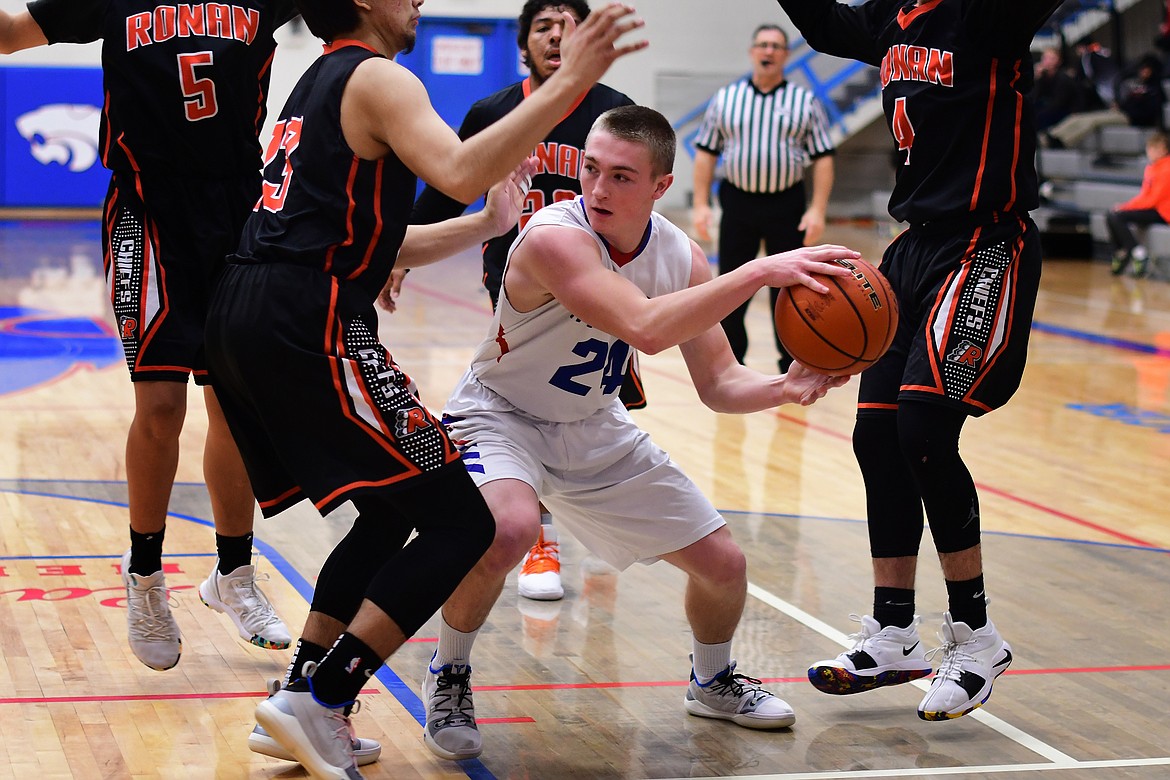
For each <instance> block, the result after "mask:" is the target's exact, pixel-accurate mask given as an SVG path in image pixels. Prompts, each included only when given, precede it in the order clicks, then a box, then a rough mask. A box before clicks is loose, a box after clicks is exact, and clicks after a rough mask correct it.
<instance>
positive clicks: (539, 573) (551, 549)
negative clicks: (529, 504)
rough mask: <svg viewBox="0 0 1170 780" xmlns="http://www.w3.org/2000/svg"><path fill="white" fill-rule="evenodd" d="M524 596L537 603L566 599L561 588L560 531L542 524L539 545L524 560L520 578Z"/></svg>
mask: <svg viewBox="0 0 1170 780" xmlns="http://www.w3.org/2000/svg"><path fill="white" fill-rule="evenodd" d="M516 582H517V585H518V586H519V591H520V595H521V596H523V597H524V598H526V599H535V600H536V601H556V600H557V599H562V598H564V597H565V588H564V586H563V585H561V547H560V545H559V544H557V529H556V528H553V527H552V526H551V525H547V524H544V523H542V524H541V526H540V536H538V537H537V539H536V544H534V545H533V546H532V549H531V550H529V551H528V555H526V556H524V563H523V564H522V565H521V566H520V575H519V577H517V580H516Z"/></svg>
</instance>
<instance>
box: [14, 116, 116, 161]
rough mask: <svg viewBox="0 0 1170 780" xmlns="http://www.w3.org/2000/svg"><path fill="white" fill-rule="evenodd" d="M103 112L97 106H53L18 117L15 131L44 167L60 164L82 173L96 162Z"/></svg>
mask: <svg viewBox="0 0 1170 780" xmlns="http://www.w3.org/2000/svg"><path fill="white" fill-rule="evenodd" d="M101 113H102V112H101V109H100V108H99V107H97V106H92V105H86V104H76V103H74V104H70V103H54V104H50V105H47V106H41V107H40V108H38V109H36V110H35V111H29V112H28V113H27V114H22V115H21V116H19V117H17V119H16V129H17V131H18V132H19V133H20V134H21V136H23V137H24V139H25V140H26V141H28V143H29V151H30V152H31V153H32V156H33V157H34V158H36V160H37V162H39V163H41V165H49V164H50V163H57V164H58V165H63V166H66V167H68V168H69V170H70V171H72V172H74V173H80V172H82V171H87V170H89V169H90V168H92V167H93V164H94V163H95V162H97V158H98V127H99V125H100V122H101Z"/></svg>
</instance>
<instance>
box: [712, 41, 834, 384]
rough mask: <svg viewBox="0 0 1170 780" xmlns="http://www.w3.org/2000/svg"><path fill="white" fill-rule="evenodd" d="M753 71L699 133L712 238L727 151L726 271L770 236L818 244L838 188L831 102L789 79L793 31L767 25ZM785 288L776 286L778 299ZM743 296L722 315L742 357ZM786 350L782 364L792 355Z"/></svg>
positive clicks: (771, 250)
mask: <svg viewBox="0 0 1170 780" xmlns="http://www.w3.org/2000/svg"><path fill="white" fill-rule="evenodd" d="M748 53H749V55H750V56H751V60H752V72H751V76H749V77H745V78H742V79H740V80H739V81H736V82H735V83H733V84H729V85H727V86H725V87H722V88H721V89H720V90H719V91H718V92H716V93H715V96H714V97H713V98H712V99H711V102H710V104H709V105H708V106H707V114H706V116H705V117H704V118H703V124H702V126H701V127H700V128H699V135H698V137H697V138H696V140H695V173H694V185H695V195H694V212H693V220H694V225H695V232H696V234H697V235H698V236H699V238H700V239H701V240H703V241H709V240H710V239H711V236H710V222H711V204H710V197H711V182H712V179H713V178H714V174H715V163H716V161H717V160H718V159H719V156H720V154H722V156H723V180H722V181H721V182H720V184H719V203H720V206H721V207H722V209H723V215H722V217H721V219H720V221H719V247H718V251H719V256H718V260H719V271H720V273H727V272H728V271H732V270H734V269H736V268H739V267H740V266H741V265H743V264H744V263H746V262H748V261H749V260H752V259H754V258H755V257H756V256H757V254H758V253H759V251H760V242H761V241H763V242H764V247H765V250H766V251H767V253H768V254H776V253H779V252H785V251H787V250H789V249H796V248H798V247H801V246H803V245H805V244H813V243H816V242H817V241H818V240H819V239H820V237H821V233H823V232H824V229H825V208H826V207H827V206H828V203H829V192H830V191H831V190H832V188H833V152H834V148H833V142H832V139H831V138H830V137H829V122H828V119H827V118H826V116H825V111H824V108H823V107H822V106H821V104H820V102H819V101H818V100H817V99H816V98H815V97H814V96H813V94H812V93H811V92H810V91H808V90H807V89H804V88H803V87H800V86H797V85H795V84H790V83H788V82H787V81H785V80H784V63H785V61H786V60H787V59H788V35H787V34H786V33H785V32H784V30H782V29H781V28H780V27H778V26H776V25H774V24H762V25H760V26H759V27H758V28H756V31H755V34H754V35H753V36H752V45H751V48H750V49H749V50H748ZM810 164H811V167H812V199H811V201H809V202H808V203H807V205H806V197H805V186H804V178H805V168H807V167H809V166H810ZM779 294H780V291H779V290H777V289H775V288H773V289H772V290H771V297H772V306H773V308H774V307H775V305H776V299H777V297H778V296H779ZM750 303H751V301H750V300H749V301H747V302H745V303H744V304H743V305H742V306H740V307H739V308H738V309H736V310H735V311H733V312H732V313H731V314H729V315H727V318H726V319H724V320H723V330H724V331H726V333H727V340H728V341H729V342H731V350H732V352H734V353H735V359H736V360H738V361H739V362H740V363H742V362H743V359H744V355H746V354H747V346H748V339H747V329H746V328H745V327H744V315H745V314H746V313H747V309H748V305H749V304H750ZM776 348H777V350H778V351H779V352H780V371H781V373H783V372H785V371H787V370H788V366H789V365H791V363H792V358H791V357H789V356H788V355H786V354H785V353H784V349H783V347H782V346H781V345H780V339H779V338H778V337H777V338H776Z"/></svg>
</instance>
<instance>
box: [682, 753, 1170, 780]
mask: <svg viewBox="0 0 1170 780" xmlns="http://www.w3.org/2000/svg"><path fill="white" fill-rule="evenodd" d="M1167 765H1170V758H1120V759H1117V760H1111V761H1077V762H1075V763H1073V764H1007V765H995V766H940V767H922V768H915V769H860V770H854V771H848V772H793V773H791V774H782V775H741V776H737V777H736V780H850V779H851V778H869V777H937V776H939V775H973V774H982V775H1000V774H1005V773H1007V772H1065V771H1068V770H1069V769H1121V768H1125V767H1143V766H1167ZM671 780H695V778H693V777H688V778H681V777H680V778H672V779H671Z"/></svg>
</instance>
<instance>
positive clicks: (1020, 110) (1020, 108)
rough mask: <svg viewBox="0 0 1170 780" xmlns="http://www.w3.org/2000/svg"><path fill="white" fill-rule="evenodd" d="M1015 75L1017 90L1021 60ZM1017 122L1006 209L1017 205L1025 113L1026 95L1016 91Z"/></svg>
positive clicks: (1013, 81) (1009, 209)
mask: <svg viewBox="0 0 1170 780" xmlns="http://www.w3.org/2000/svg"><path fill="white" fill-rule="evenodd" d="M1013 70H1014V71H1015V75H1014V76H1013V77H1012V83H1011V87H1012V90H1013V91H1015V87H1016V84H1018V83H1019V82H1020V61H1019V60H1016V64H1015V66H1014V68H1013ZM1015 94H1016V122H1015V128H1016V129H1015V131H1014V132H1013V133H1012V168H1011V183H1012V184H1011V195H1010V196H1009V197H1008V202H1007V203H1006V204H1004V207H1003V210H1004V211H1011V210H1012V209H1013V208H1014V207H1015V205H1016V172H1017V171H1018V170H1019V168H1020V123H1021V122H1022V121H1023V114H1024V96H1023V95H1021V94H1020V93H1019V92H1016V93H1015Z"/></svg>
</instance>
